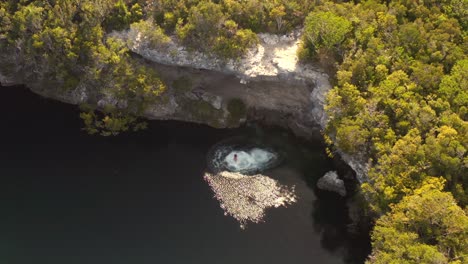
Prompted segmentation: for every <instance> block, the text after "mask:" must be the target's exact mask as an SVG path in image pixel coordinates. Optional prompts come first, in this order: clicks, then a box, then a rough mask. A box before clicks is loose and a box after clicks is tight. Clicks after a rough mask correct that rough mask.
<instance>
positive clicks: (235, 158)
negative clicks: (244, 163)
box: [234, 154, 237, 162]
mask: <svg viewBox="0 0 468 264" xmlns="http://www.w3.org/2000/svg"><path fill="white" fill-rule="evenodd" d="M234 162H237V154H234Z"/></svg>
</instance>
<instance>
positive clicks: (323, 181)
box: [317, 171, 346, 196]
mask: <svg viewBox="0 0 468 264" xmlns="http://www.w3.org/2000/svg"><path fill="white" fill-rule="evenodd" d="M317 187H318V188H319V189H322V190H326V191H331V192H336V193H338V194H339V195H341V196H346V188H345V185H344V181H343V180H341V179H339V178H338V174H337V173H336V171H329V172H327V173H325V175H323V177H322V178H320V179H319V180H318V182H317Z"/></svg>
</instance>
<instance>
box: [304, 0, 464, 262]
mask: <svg viewBox="0 0 468 264" xmlns="http://www.w3.org/2000/svg"><path fill="white" fill-rule="evenodd" d="M467 9H468V5H467V2H466V1H457V0H452V1H448V0H447V1H404V0H401V1H400V0H395V1H377V0H368V1H358V2H357V3H352V2H349V3H341V1H336V2H332V1H326V2H324V3H322V4H321V5H319V6H317V7H316V8H315V9H314V10H313V11H312V12H311V13H310V14H309V16H308V17H307V19H306V21H305V30H304V35H303V45H302V49H301V50H300V51H299V56H300V57H301V59H303V60H314V61H318V62H319V63H321V64H322V65H323V66H324V67H326V68H327V69H328V70H330V72H331V73H332V74H333V75H335V78H334V82H335V87H334V88H333V89H332V90H331V91H330V93H329V94H328V100H327V106H326V110H327V113H328V115H329V117H330V122H329V123H328V127H327V130H326V133H327V137H329V140H328V141H329V142H333V144H334V145H335V146H336V147H338V148H339V149H341V150H342V151H344V152H346V153H348V154H352V155H354V156H356V157H359V158H360V159H362V160H364V161H369V164H370V171H369V174H368V176H369V181H368V182H366V183H364V184H363V186H362V190H363V192H364V194H365V195H366V197H368V199H369V202H370V207H371V209H372V211H373V212H375V213H376V215H384V216H383V217H381V218H380V219H379V220H378V221H377V223H376V227H375V230H374V232H373V236H372V238H373V250H374V251H373V254H372V258H371V259H370V260H369V262H370V263H449V262H450V263H463V262H466V261H467V260H468V255H467V254H468V251H467V248H468V246H467V243H468V222H467V216H466V213H465V212H463V210H462V209H461V207H465V208H466V206H467V205H468V157H467V149H468V123H467V117H468V112H467V111H468V108H467V107H468V79H467V78H468V58H467V55H466V54H467V47H468V46H467V40H468V35H467V31H466V30H467V21H468V15H467V13H466V10H467ZM461 10H465V11H461ZM433 177H438V179H443V180H439V182H438V184H437V188H435V187H434V188H435V189H434V188H432V187H431V188H429V186H430V185H431V184H428V181H431V179H433ZM432 185H433V184H432ZM442 187H443V188H442ZM442 189H443V190H444V191H446V192H443V191H442ZM453 197H455V199H454V198H453ZM455 202H456V203H458V205H457V204H456V203H455ZM459 206H461V207H459ZM442 211H444V212H442ZM422 212H424V213H422ZM415 214H417V215H415ZM452 217H453V218H452ZM416 218H417V219H416ZM452 232H455V233H456V234H455V233H452ZM452 239H453V240H452Z"/></svg>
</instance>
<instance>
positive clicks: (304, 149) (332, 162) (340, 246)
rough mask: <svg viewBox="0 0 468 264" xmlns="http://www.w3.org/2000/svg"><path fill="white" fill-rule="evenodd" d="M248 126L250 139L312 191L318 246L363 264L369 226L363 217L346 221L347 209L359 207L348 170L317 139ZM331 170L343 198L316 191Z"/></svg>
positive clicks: (355, 182) (354, 185)
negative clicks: (343, 192)
mask: <svg viewBox="0 0 468 264" xmlns="http://www.w3.org/2000/svg"><path fill="white" fill-rule="evenodd" d="M251 127H252V129H251V130H250V133H251V134H250V135H249V138H250V140H257V141H258V142H259V143H260V144H263V145H269V146H273V147H274V148H275V149H276V150H277V151H279V152H280V154H281V155H282V156H283V157H284V160H283V162H284V163H286V164H287V165H288V166H289V167H292V168H294V169H295V170H297V171H300V172H301V173H302V176H303V180H304V181H305V182H306V183H307V185H308V186H309V188H310V189H312V190H313V192H314V194H315V196H316V197H317V199H315V200H314V201H313V202H312V212H311V214H310V217H311V221H312V223H313V227H314V229H315V231H316V232H317V233H319V234H320V236H321V238H320V242H321V246H322V247H323V248H324V249H326V250H328V251H329V252H332V253H333V254H335V255H340V256H342V257H343V261H344V262H345V263H356V264H357V263H363V262H364V260H365V259H366V258H367V256H368V255H369V253H370V250H371V245H370V237H369V233H370V223H369V219H367V218H365V217H362V218H360V219H355V220H352V219H351V218H350V215H349V210H350V207H356V206H359V204H358V203H357V201H356V199H358V198H356V195H358V191H359V190H358V188H359V186H358V182H357V180H356V178H355V175H354V172H353V171H352V169H351V168H350V167H349V166H348V165H347V164H345V163H344V162H343V161H342V160H341V159H340V158H339V157H335V158H333V159H331V158H329V157H328V156H327V155H326V153H325V147H326V146H325V144H324V142H323V140H322V139H321V138H313V139H311V140H308V141H305V140H303V139H299V138H297V137H295V136H293V135H291V134H290V133H288V132H287V131H284V130H283V129H278V128H267V129H265V128H262V127H261V126H259V125H255V124H253V125H251ZM266 131H267V132H266ZM331 170H334V171H337V172H338V175H340V177H341V178H342V179H343V180H344V181H345V186H346V190H347V196H346V197H341V196H340V195H338V194H336V193H332V192H328V191H323V190H320V189H318V188H317V186H316V184H317V181H318V179H319V178H320V177H321V176H323V175H324V174H325V173H326V172H328V171H331ZM343 175H345V176H344V177H343ZM278 180H279V182H282V180H281V179H278ZM283 183H284V184H288V183H287V182H284V181H283Z"/></svg>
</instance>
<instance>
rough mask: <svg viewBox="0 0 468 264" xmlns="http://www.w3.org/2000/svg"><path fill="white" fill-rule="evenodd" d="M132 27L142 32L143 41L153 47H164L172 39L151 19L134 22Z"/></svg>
mask: <svg viewBox="0 0 468 264" xmlns="http://www.w3.org/2000/svg"><path fill="white" fill-rule="evenodd" d="M130 28H131V29H132V30H136V31H137V32H139V33H141V37H142V38H143V41H146V43H148V45H149V48H151V49H163V48H165V46H166V45H167V44H168V43H169V41H170V39H169V37H168V36H166V34H164V31H163V30H162V29H161V28H160V27H159V26H158V25H155V24H154V23H153V21H151V20H142V21H139V22H136V23H133V24H132V25H131V26H130Z"/></svg>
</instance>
